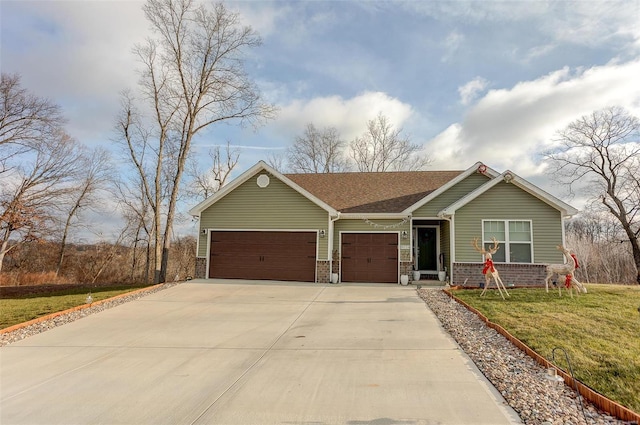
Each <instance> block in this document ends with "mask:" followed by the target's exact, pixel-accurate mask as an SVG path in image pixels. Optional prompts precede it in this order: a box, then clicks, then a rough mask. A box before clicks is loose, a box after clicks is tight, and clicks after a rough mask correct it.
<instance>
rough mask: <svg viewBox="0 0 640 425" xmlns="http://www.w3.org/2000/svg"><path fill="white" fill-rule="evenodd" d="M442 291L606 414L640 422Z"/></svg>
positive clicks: (482, 315) (625, 409)
mask: <svg viewBox="0 0 640 425" xmlns="http://www.w3.org/2000/svg"><path fill="white" fill-rule="evenodd" d="M444 293H445V294H447V295H448V296H449V297H451V298H452V299H454V300H455V301H456V302H457V303H459V304H461V305H462V306H464V307H465V308H466V309H467V310H469V311H471V312H472V313H475V314H476V315H477V316H478V318H480V320H482V321H483V322H484V323H486V324H487V326H489V327H490V328H492V329H495V330H496V331H497V332H498V333H500V334H501V335H502V336H504V337H505V338H507V339H508V340H509V341H510V342H511V343H512V344H513V345H515V346H516V347H518V348H519V349H520V350H522V351H523V352H524V353H525V354H527V355H528V356H529V357H531V358H533V359H534V360H535V361H536V362H538V364H540V365H542V366H543V367H544V368H550V367H553V368H554V369H556V370H557V371H558V375H560V376H562V378H563V379H564V382H565V383H566V384H567V385H568V386H569V387H570V388H572V389H575V388H576V387H577V388H578V392H579V393H580V395H581V396H582V397H584V398H585V399H586V400H588V401H589V402H591V403H592V404H593V405H594V406H596V407H598V408H599V409H600V410H603V411H605V412H607V413H608V414H610V415H611V416H615V417H616V418H618V419H621V420H623V421H635V422H636V423H640V414H638V413H636V412H634V411H633V410H631V409H629V408H627V407H625V406H623V405H621V404H619V403H617V402H615V401H613V400H610V399H609V398H607V397H605V396H604V395H602V394H600V393H599V392H597V391H596V390H594V389H593V388H591V387H588V386H587V385H585V384H583V383H582V382H581V381H579V380H578V379H574V378H572V377H571V375H569V374H568V373H567V372H565V371H564V370H563V369H561V368H560V367H558V366H556V365H554V364H553V363H552V362H550V361H549V360H547V359H546V358H544V357H542V356H541V355H540V354H538V353H537V352H535V351H534V350H533V349H532V348H531V347H529V346H528V345H527V344H525V343H524V342H522V341H520V340H519V339H518V338H516V337H515V336H513V335H511V334H510V333H509V331H507V330H506V329H505V328H503V327H502V326H500V325H498V324H496V323H493V322H492V321H490V320H489V319H487V317H486V316H485V315H484V314H482V313H481V312H479V311H478V310H476V309H475V308H473V307H471V306H470V305H469V304H467V303H466V302H464V301H462V300H461V299H459V298H458V297H456V296H455V295H453V294H452V293H451V291H447V290H444Z"/></svg>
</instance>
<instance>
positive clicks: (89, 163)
mask: <svg viewBox="0 0 640 425" xmlns="http://www.w3.org/2000/svg"><path fill="white" fill-rule="evenodd" d="M75 162H76V164H77V173H78V178H79V181H78V182H77V183H76V185H75V187H73V188H72V189H71V190H70V192H69V193H68V195H67V199H66V200H61V203H62V202H64V203H65V204H66V205H67V206H68V209H67V211H66V218H65V221H64V225H63V228H62V237H61V240H60V250H59V254H58V265H57V266H56V271H55V273H56V276H57V275H58V274H59V273H60V269H61V268H62V262H63V260H64V254H65V249H66V246H67V238H68V236H69V232H70V230H71V229H72V227H73V226H74V225H75V224H77V222H78V218H79V214H80V212H81V211H83V210H85V209H87V208H91V207H94V206H95V205H96V203H97V202H98V199H97V195H98V194H99V192H100V190H101V189H103V188H105V187H106V183H107V182H108V180H109V178H110V176H109V173H108V168H109V165H110V159H109V153H108V152H107V151H106V150H104V149H101V148H96V149H94V150H93V151H91V152H82V153H81V154H80V155H79V156H78V157H77V158H75ZM74 220H75V222H74Z"/></svg>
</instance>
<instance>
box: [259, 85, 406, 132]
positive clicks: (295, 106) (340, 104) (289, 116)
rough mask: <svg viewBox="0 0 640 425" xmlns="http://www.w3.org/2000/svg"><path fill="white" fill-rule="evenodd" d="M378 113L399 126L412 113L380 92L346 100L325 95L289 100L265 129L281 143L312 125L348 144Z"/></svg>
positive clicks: (403, 104)
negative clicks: (328, 129)
mask: <svg viewBox="0 0 640 425" xmlns="http://www.w3.org/2000/svg"><path fill="white" fill-rule="evenodd" d="M379 112H382V113H383V114H384V115H386V116H387V117H388V118H389V120H390V121H391V123H393V125H394V126H396V127H400V126H402V125H403V123H405V122H406V121H407V120H408V119H409V117H410V116H411V115H412V114H413V109H412V107H411V106H410V105H408V104H406V103H403V102H402V101H400V100H398V99H396V98H393V97H391V96H389V95H387V94H386V93H381V92H365V93H363V94H361V95H358V96H355V97H353V98H350V99H344V98H342V97H340V96H328V97H318V98H314V99H310V100H293V101H291V102H290V103H289V104H287V105H284V106H282V107H281V110H280V113H279V114H278V118H277V119H276V121H275V122H274V123H273V124H271V125H269V128H271V129H273V131H275V132H276V133H278V135H279V136H280V139H281V140H293V137H294V136H295V135H297V134H300V133H302V131H303V129H304V127H305V126H306V125H307V124H308V123H313V124H314V125H315V126H317V127H329V126H331V127H335V128H336V129H338V131H339V132H340V134H341V135H342V137H343V138H344V139H345V140H347V141H348V140H351V139H353V138H355V137H356V136H358V135H359V134H361V133H362V132H363V131H364V130H365V127H366V124H367V121H369V120H371V119H373V118H374V117H375V116H376V115H377V114H378V113H379Z"/></svg>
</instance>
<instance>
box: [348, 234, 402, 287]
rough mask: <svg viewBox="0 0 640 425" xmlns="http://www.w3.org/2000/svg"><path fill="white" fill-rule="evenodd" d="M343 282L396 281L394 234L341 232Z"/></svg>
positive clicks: (396, 257)
mask: <svg viewBox="0 0 640 425" xmlns="http://www.w3.org/2000/svg"><path fill="white" fill-rule="evenodd" d="M341 248H342V256H341V269H342V281H343V282H374V283H398V234H397V233H342V244H341Z"/></svg>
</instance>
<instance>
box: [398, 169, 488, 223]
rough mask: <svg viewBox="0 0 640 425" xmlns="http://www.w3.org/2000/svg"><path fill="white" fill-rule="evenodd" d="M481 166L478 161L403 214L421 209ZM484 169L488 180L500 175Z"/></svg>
mask: <svg viewBox="0 0 640 425" xmlns="http://www.w3.org/2000/svg"><path fill="white" fill-rule="evenodd" d="M481 165H484V164H483V163H482V162H480V161H478V162H476V163H475V164H473V165H472V166H471V167H469V168H467V169H466V170H465V171H464V172H463V173H462V174H460V175H458V176H457V177H455V178H454V179H451V180H449V181H448V182H447V183H445V184H443V185H442V186H440V187H439V188H438V189H436V190H434V191H433V192H431V193H430V194H428V195H427V196H425V197H424V198H422V199H421V200H419V201H418V202H416V203H415V204H413V205H411V206H410V207H408V208H407V209H405V210H404V211H403V213H404V214H411V213H413V211H415V210H417V209H418V208H420V207H422V206H423V205H425V204H426V203H428V202H429V201H431V200H433V199H435V198H436V197H437V196H439V195H441V194H442V193H444V192H446V191H447V190H449V189H450V188H452V187H453V186H455V185H456V184H458V183H460V182H461V181H462V180H464V179H466V178H467V177H469V176H470V175H471V174H473V173H475V172H477V171H478V168H480V166H481ZM485 167H487V169H486V171H485V173H484V174H486V175H487V176H489V177H490V178H495V177H497V176H499V175H500V173H498V172H497V171H496V170H494V169H493V168H491V167H488V166H486V165H485Z"/></svg>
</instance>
